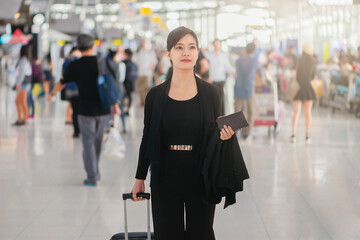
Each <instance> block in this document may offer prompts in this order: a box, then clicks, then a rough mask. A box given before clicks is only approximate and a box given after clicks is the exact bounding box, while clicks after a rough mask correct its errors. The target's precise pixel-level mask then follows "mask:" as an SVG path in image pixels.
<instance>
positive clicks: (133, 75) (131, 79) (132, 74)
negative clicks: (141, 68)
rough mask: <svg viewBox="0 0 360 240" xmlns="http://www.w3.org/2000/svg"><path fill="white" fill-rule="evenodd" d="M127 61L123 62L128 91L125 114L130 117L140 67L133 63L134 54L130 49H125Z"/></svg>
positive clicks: (125, 84)
mask: <svg viewBox="0 0 360 240" xmlns="http://www.w3.org/2000/svg"><path fill="white" fill-rule="evenodd" d="M124 55H125V56H124V57H125V59H124V60H123V63H125V66H126V71H125V80H124V86H125V91H126V99H127V100H126V101H125V102H126V103H125V109H126V110H125V114H126V115H129V111H130V107H131V103H132V97H131V94H132V92H133V91H134V83H135V81H136V79H137V78H138V67H137V65H136V64H135V63H134V62H133V61H132V55H133V52H132V51H131V50H130V48H127V49H125V52H124Z"/></svg>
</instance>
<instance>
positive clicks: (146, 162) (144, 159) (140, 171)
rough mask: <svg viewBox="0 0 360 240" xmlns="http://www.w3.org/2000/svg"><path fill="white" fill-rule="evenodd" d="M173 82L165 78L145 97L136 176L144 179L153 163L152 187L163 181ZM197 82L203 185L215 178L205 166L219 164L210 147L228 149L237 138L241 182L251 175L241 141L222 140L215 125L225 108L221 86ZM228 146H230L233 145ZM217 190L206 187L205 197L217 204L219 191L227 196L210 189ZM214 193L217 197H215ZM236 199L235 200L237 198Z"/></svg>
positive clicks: (232, 139) (200, 172) (199, 80)
mask: <svg viewBox="0 0 360 240" xmlns="http://www.w3.org/2000/svg"><path fill="white" fill-rule="evenodd" d="M170 83H171V78H169V79H168V80H166V81H165V82H164V83H162V84H160V85H158V86H156V87H154V88H152V89H151V90H150V91H149V93H148V94H147V96H146V100H145V109H144V111H145V114H144V130H143V137H142V141H141V145H140V153H139V161H138V167H137V171H136V178H137V179H145V178H146V176H147V172H148V169H149V166H150V170H151V179H150V186H151V187H157V186H159V184H160V167H161V164H160V163H161V148H162V142H161V132H160V129H161V128H160V125H161V119H162V114H163V111H162V110H163V109H164V106H165V104H166V101H167V100H168V98H167V96H168V93H169V89H170ZM196 84H197V88H198V95H199V97H200V119H201V123H202V124H201V126H202V127H201V129H200V141H199V142H200V146H199V149H198V150H197V152H198V154H199V158H200V161H199V162H200V166H199V169H198V170H199V171H198V172H199V174H202V177H203V180H204V182H206V181H207V184H204V186H205V185H207V186H209V181H211V180H210V179H212V177H209V176H213V173H211V174H206V173H207V172H209V171H210V170H209V169H205V168H206V167H209V166H210V167H211V166H212V163H216V158H214V156H218V155H216V154H215V155H214V154H211V150H209V148H214V145H215V146H218V147H220V149H225V148H226V149H230V148H231V146H235V145H234V141H235V142H236V146H237V150H238V152H240V154H237V155H236V157H237V159H236V160H237V161H240V162H241V163H242V164H240V165H241V166H243V167H242V168H241V173H242V174H240V175H239V174H238V178H241V181H242V180H244V179H246V178H248V177H249V176H248V174H247V170H246V167H245V164H244V161H243V158H242V155H241V151H240V147H239V144H238V143H237V140H236V136H235V135H234V136H233V137H232V138H231V140H227V141H224V142H222V141H221V140H220V131H219V130H218V128H217V125H216V118H217V117H218V116H220V113H221V110H222V109H221V106H222V98H221V92H220V89H219V88H218V87H216V86H214V85H212V84H209V83H207V82H205V81H203V80H201V79H199V78H197V77H196ZM210 143H211V144H210ZM218 144H219V145H218ZM227 146H230V148H229V147H227ZM228 162H229V163H230V165H231V166H232V165H233V163H234V162H236V161H232V160H231V159H230V160H229V161H228ZM205 163H206V167H205ZM213 170H214V169H212V171H213ZM220 170H221V169H219V171H220ZM230 171H231V173H226V174H229V175H231V176H233V175H234V172H235V171H232V170H231V169H230ZM223 174H224V172H223ZM215 175H216V177H217V178H218V176H219V175H218V174H217V173H215ZM221 175H222V174H221ZM224 177H226V176H224ZM215 184H216V183H215ZM211 185H213V184H211ZM231 185H232V186H233V185H234V182H232V183H231ZM232 186H231V188H232ZM225 187H226V186H225ZM214 189H216V187H210V188H209V187H207V188H206V187H204V193H203V196H204V197H205V198H206V200H207V201H208V202H212V203H218V202H219V201H218V200H219V199H218V196H219V193H220V195H222V196H225V194H222V193H221V192H223V191H222V190H221V191H216V193H215V194H214V193H209V192H208V191H213V190H214ZM238 189H239V188H238ZM241 190H242V188H241ZM241 190H240V191H241ZM234 194H235V192H234ZM207 196H208V197H207ZM214 196H216V197H215V198H214ZM233 198H234V199H235V197H233ZM220 200H221V197H220ZM230 202H232V201H230ZM233 203H234V202H233ZM230 204H232V203H230Z"/></svg>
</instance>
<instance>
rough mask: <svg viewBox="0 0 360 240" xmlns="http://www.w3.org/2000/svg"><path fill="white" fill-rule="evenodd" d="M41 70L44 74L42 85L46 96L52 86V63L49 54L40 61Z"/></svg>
mask: <svg viewBox="0 0 360 240" xmlns="http://www.w3.org/2000/svg"><path fill="white" fill-rule="evenodd" d="M41 66H42V69H43V71H44V73H45V81H44V83H43V86H44V92H45V95H47V94H48V93H49V92H50V90H51V88H52V87H53V84H54V76H53V71H54V63H53V62H52V60H51V54H50V53H48V54H47V55H46V56H45V58H44V59H43V60H42V61H41Z"/></svg>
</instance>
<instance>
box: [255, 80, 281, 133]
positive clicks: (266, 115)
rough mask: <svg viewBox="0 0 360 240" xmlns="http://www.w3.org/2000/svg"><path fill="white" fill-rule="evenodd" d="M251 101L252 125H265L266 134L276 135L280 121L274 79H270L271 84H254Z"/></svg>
mask: <svg viewBox="0 0 360 240" xmlns="http://www.w3.org/2000/svg"><path fill="white" fill-rule="evenodd" d="M253 102H254V105H253V109H254V111H253V114H254V117H253V126H254V127H258V126H267V127H268V136H271V135H273V136H274V137H276V136H277V134H278V130H279V123H280V121H279V101H278V88H277V83H276V81H271V85H265V86H256V87H255V92H254V96H253Z"/></svg>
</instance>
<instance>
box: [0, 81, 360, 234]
mask: <svg viewBox="0 0 360 240" xmlns="http://www.w3.org/2000/svg"><path fill="white" fill-rule="evenodd" d="M0 86H1V85H0ZM14 99H15V92H13V91H11V90H10V89H9V88H8V87H5V86H4V85H3V86H1V87H0V239H2V240H15V239H16V240H30V239H37V240H45V239H51V240H65V239H66V240H85V239H86V240H100V239H110V237H111V236H112V235H113V234H114V233H117V232H123V231H124V229H123V225H124V216H123V213H124V211H123V200H122V198H121V194H122V193H123V192H128V191H130V190H131V188H132V185H133V183H134V175H135V168H136V164H137V156H138V150H139V144H140V139H141V135H142V122H143V112H142V109H141V108H140V107H139V105H138V104H137V103H135V104H134V106H133V109H131V112H130V116H129V117H128V118H127V121H128V133H127V134H123V139H124V140H125V143H126V157H125V159H123V160H118V161H117V160H110V159H105V158H102V159H101V163H100V168H101V174H102V179H101V182H100V184H99V185H98V186H97V187H87V186H84V185H83V184H82V183H83V180H84V178H85V172H84V168H83V162H82V157H81V154H82V144H81V139H79V138H75V139H74V138H72V133H73V130H72V127H71V126H69V125H65V124H64V122H65V109H66V103H65V102H62V101H60V99H56V101H54V102H52V103H45V101H44V99H40V100H37V101H36V109H37V110H36V114H35V118H34V119H33V120H32V121H31V122H29V123H28V124H27V125H25V126H21V127H12V126H11V123H13V122H14V121H15V120H16V111H15V109H16V108H15V105H14ZM286 109H287V112H286V115H285V117H284V121H283V122H281V124H280V125H281V126H280V129H279V133H278V136H277V137H276V138H275V139H274V138H271V137H268V135H267V129H266V128H264V127H256V128H254V132H253V135H254V138H253V139H252V141H244V140H239V144H240V146H241V149H242V151H243V155H244V158H245V161H246V164H247V167H248V170H249V174H250V179H249V180H247V181H246V182H245V186H244V191H243V192H240V193H237V203H236V204H235V205H232V206H230V207H228V208H227V209H225V210H224V209H223V203H221V204H219V205H218V206H217V209H216V216H215V225H214V229H215V233H216V238H217V239H220V240H239V239H246V240H267V239H272V240H293V239H294V240H295V239H296V240H300V239H324V240H328V239H339V240H352V239H354V240H355V239H360V221H359V219H360V161H359V155H360V148H359V147H360V134H359V133H360V121H359V119H357V118H355V117H354V115H353V114H349V113H348V112H346V111H336V112H335V113H332V111H331V110H330V109H328V108H321V107H315V108H314V110H313V124H312V131H311V133H312V134H311V137H312V143H311V144H309V145H307V144H305V132H304V131H305V130H304V125H305V124H304V119H303V115H301V119H300V122H299V129H298V134H297V143H296V144H292V143H290V142H289V137H290V135H291V126H290V125H291V113H292V110H291V105H289V104H287V105H286ZM146 187H147V190H149V187H148V182H147V183H146ZM169 201H171V197H169ZM128 213H129V230H130V231H146V204H145V202H141V203H129V205H128Z"/></svg>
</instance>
